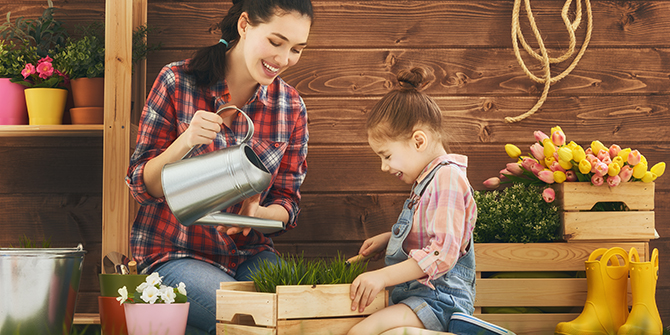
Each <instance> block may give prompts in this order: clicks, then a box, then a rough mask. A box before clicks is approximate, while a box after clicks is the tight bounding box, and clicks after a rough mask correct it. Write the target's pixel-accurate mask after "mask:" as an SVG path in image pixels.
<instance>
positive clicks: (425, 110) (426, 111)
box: [365, 67, 448, 150]
mask: <svg viewBox="0 0 670 335" xmlns="http://www.w3.org/2000/svg"><path fill="white" fill-rule="evenodd" d="M426 77H427V73H426V70H425V69H424V68H422V67H413V68H411V69H410V70H402V71H400V72H399V73H398V86H397V87H396V88H395V89H393V90H392V91H390V92H388V93H387V94H386V95H385V96H384V97H382V98H381V100H379V101H377V103H376V104H375V105H374V106H373V107H372V110H371V111H370V113H368V116H367V122H366V124H365V127H366V129H367V131H368V136H370V137H371V138H373V139H377V140H405V139H409V138H410V137H411V136H412V133H414V129H415V127H416V126H417V125H420V126H424V127H427V128H428V129H429V130H431V131H432V132H433V134H434V135H435V136H436V137H437V138H438V140H439V141H440V142H442V145H443V146H444V148H445V150H448V147H447V143H446V136H445V134H444V131H443V130H442V111H440V108H439V107H438V106H437V103H435V101H434V100H433V99H432V98H430V97H429V96H428V95H426V94H425V93H423V92H421V90H422V89H423V88H424V86H426V84H427V81H426Z"/></svg>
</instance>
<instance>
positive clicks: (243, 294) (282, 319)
mask: <svg viewBox="0 0 670 335" xmlns="http://www.w3.org/2000/svg"><path fill="white" fill-rule="evenodd" d="M350 286H351V285H349V284H341V285H316V286H309V285H295V286H277V293H261V292H256V288H255V286H254V283H253V282H223V283H221V289H220V290H217V291H216V301H217V304H216V319H217V320H218V321H219V323H218V324H217V333H218V334H221V335H223V334H235V335H260V334H263V335H299V334H310V335H312V334H313V335H320V334H324V335H326V334H328V335H339V334H341V335H344V334H346V333H347V332H348V331H349V329H351V327H353V326H354V325H355V324H356V323H358V322H360V321H361V320H363V319H364V318H365V316H367V315H370V314H371V313H374V312H376V311H378V310H380V309H382V308H384V307H386V306H388V293H387V292H386V291H383V292H380V293H379V294H378V295H377V297H376V298H375V300H374V301H373V302H372V304H370V306H368V307H367V308H366V309H365V311H364V312H363V313H358V312H357V311H351V299H350V298H349V288H350Z"/></svg>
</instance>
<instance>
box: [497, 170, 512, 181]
mask: <svg viewBox="0 0 670 335" xmlns="http://www.w3.org/2000/svg"><path fill="white" fill-rule="evenodd" d="M508 174H511V173H510V172H509V171H507V169H502V170H500V177H499V178H500V179H503V178H507V177H506V175H508Z"/></svg>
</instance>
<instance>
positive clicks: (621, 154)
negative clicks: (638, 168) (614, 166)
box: [617, 148, 632, 163]
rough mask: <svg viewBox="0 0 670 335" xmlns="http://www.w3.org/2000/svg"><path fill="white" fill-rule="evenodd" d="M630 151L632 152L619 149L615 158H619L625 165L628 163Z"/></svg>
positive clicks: (628, 149)
mask: <svg viewBox="0 0 670 335" xmlns="http://www.w3.org/2000/svg"><path fill="white" fill-rule="evenodd" d="M631 151H632V150H631V149H630V148H626V149H621V151H619V153H618V154H617V156H619V157H621V158H622V159H623V162H624V163H627V162H628V155H630V152H631Z"/></svg>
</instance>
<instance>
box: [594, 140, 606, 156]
mask: <svg viewBox="0 0 670 335" xmlns="http://www.w3.org/2000/svg"><path fill="white" fill-rule="evenodd" d="M591 150H593V154H594V155H597V154H598V153H599V152H600V150H607V148H606V147H605V145H604V144H602V143H601V142H600V141H593V142H591Z"/></svg>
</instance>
